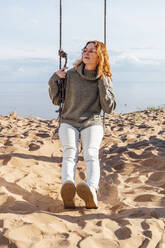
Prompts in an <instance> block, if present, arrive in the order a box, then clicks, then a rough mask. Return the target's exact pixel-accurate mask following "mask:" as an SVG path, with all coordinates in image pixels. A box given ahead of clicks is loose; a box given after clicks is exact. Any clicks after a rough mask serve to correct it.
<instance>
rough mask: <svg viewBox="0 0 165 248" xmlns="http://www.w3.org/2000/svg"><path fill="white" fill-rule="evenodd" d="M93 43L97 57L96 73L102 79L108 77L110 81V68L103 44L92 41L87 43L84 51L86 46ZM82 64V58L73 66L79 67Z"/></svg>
mask: <svg viewBox="0 0 165 248" xmlns="http://www.w3.org/2000/svg"><path fill="white" fill-rule="evenodd" d="M90 43H94V44H95V46H96V52H97V55H98V57H99V62H98V66H97V73H98V75H99V76H100V77H101V78H104V77H105V76H107V77H109V78H110V79H111V80H112V73H111V68H110V64H109V56H108V52H107V49H106V46H105V45H104V43H102V42H100V41H97V40H93V41H88V42H87V43H86V45H85V47H84V49H85V48H86V47H87V45H88V44H90ZM82 62H83V60H82V58H81V59H80V60H78V61H76V63H75V64H74V66H75V67H77V66H78V65H80V64H81V63H82Z"/></svg>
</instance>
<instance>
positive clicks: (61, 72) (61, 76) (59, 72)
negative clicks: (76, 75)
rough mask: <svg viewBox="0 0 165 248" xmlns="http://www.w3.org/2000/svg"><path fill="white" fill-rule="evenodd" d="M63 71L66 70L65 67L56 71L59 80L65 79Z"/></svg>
mask: <svg viewBox="0 0 165 248" xmlns="http://www.w3.org/2000/svg"><path fill="white" fill-rule="evenodd" d="M65 69H67V67H63V68H61V69H60V70H59V71H56V74H57V75H58V76H59V78H65V77H66V72H65Z"/></svg>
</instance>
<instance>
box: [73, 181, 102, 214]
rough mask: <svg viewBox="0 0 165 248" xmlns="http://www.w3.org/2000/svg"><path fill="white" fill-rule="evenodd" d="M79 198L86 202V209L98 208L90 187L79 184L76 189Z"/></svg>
mask: <svg viewBox="0 0 165 248" xmlns="http://www.w3.org/2000/svg"><path fill="white" fill-rule="evenodd" d="M76 190H77V194H78V196H79V197H80V198H81V199H83V200H84V201H85V205H86V208H88V209H90V208H94V209H96V208H98V206H97V205H96V203H95V201H94V199H93V194H92V192H91V191H90V189H89V187H88V186H87V185H85V184H78V185H77V187H76Z"/></svg>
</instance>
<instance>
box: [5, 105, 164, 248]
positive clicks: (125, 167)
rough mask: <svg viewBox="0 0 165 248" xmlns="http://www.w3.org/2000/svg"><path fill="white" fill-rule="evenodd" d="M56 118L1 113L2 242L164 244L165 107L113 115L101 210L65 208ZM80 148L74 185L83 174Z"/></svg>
mask: <svg viewBox="0 0 165 248" xmlns="http://www.w3.org/2000/svg"><path fill="white" fill-rule="evenodd" d="M56 127H57V122H56V120H45V119H41V118H31V117H30V118H22V117H20V116H18V115H16V114H15V113H13V114H11V115H10V116H0V247H2V248H7V247H9V248H56V247H57V248H58V247H78V248H88V247H89V248H102V247H106V248H107V247H110V248H118V247H121V248H164V247H165V232H164V228H165V224H164V221H165V110H161V109H160V110H154V111H151V110H150V111H141V112H134V113H129V114H116V113H114V114H112V115H107V117H106V133H105V137H104V139H103V141H102V144H101V149H100V165H101V180H100V189H99V193H98V200H99V208H98V209H96V210H95V209H91V210H89V209H86V208H85V207H84V203H83V201H82V200H81V199H80V198H79V197H78V196H76V206H77V207H76V209H74V210H68V209H64V208H63V203H62V199H61V196H60V187H61V164H62V147H61V144H60V142H59V140H58V139H56V140H54V139H52V135H53V132H54V130H55V128H56ZM85 175H86V172H85V165H84V161H83V157H82V153H80V154H79V161H78V164H77V174H76V183H77V182H80V181H81V180H85Z"/></svg>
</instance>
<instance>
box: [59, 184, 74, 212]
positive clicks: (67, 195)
mask: <svg viewBox="0 0 165 248" xmlns="http://www.w3.org/2000/svg"><path fill="white" fill-rule="evenodd" d="M75 194H76V187H75V185H74V184H73V183H71V182H66V183H64V184H63V185H62V188H61V197H62V199H63V202H64V208H75V203H74V196H75Z"/></svg>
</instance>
